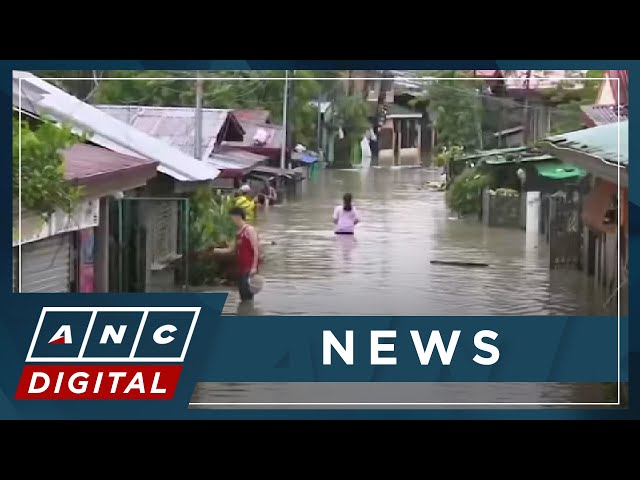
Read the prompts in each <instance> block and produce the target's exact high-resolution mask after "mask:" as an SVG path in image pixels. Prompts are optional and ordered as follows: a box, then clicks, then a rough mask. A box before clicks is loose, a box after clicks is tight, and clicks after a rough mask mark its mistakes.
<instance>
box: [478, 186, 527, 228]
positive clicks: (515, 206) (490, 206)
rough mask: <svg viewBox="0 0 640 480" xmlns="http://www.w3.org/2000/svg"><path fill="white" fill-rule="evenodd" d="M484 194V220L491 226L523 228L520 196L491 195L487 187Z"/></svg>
mask: <svg viewBox="0 0 640 480" xmlns="http://www.w3.org/2000/svg"><path fill="white" fill-rule="evenodd" d="M482 195H483V215H482V218H483V221H484V223H485V224H486V225H488V226H490V227H511V228H521V222H522V219H521V216H520V215H521V210H522V204H521V200H520V196H517V197H507V196H501V195H491V193H489V190H487V189H485V190H484V191H483V193H482Z"/></svg>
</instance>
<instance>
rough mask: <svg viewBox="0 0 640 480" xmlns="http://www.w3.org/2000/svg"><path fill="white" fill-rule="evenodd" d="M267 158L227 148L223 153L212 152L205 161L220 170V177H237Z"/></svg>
mask: <svg viewBox="0 0 640 480" xmlns="http://www.w3.org/2000/svg"><path fill="white" fill-rule="evenodd" d="M267 158H268V157H265V156H263V155H256V154H254V153H251V152H245V151H242V150H229V151H226V152H224V153H213V154H212V155H211V157H210V158H209V159H208V160H207V161H208V162H209V163H211V164H212V165H214V166H215V167H216V168H218V169H219V170H220V171H221V173H220V178H237V177H242V176H244V175H246V174H247V173H249V172H250V171H251V170H253V168H254V167H255V166H256V165H258V164H261V163H263V162H265V161H266V160H267Z"/></svg>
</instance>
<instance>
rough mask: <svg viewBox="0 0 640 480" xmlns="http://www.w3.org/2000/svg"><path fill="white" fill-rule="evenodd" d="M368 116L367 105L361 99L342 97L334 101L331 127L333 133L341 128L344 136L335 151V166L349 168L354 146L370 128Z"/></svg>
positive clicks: (357, 97)
mask: <svg viewBox="0 0 640 480" xmlns="http://www.w3.org/2000/svg"><path fill="white" fill-rule="evenodd" d="M368 114H369V105H368V104H367V101H366V100H365V99H364V98H362V97H359V96H349V95H342V96H340V97H338V98H337V99H336V101H335V115H334V116H333V119H332V124H331V127H332V129H333V130H334V131H335V130H338V129H340V128H341V129H342V131H343V132H344V135H345V136H344V139H342V140H341V143H339V144H338V148H337V151H336V159H335V162H336V164H337V165H340V166H351V160H353V159H352V153H353V152H354V150H355V147H356V145H357V144H359V143H360V140H361V139H362V137H363V135H364V133H365V132H366V130H367V129H368V128H370V127H371V123H370V121H369V119H368Z"/></svg>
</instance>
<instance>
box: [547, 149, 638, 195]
mask: <svg viewBox="0 0 640 480" xmlns="http://www.w3.org/2000/svg"><path fill="white" fill-rule="evenodd" d="M540 148H541V149H542V150H543V151H545V152H547V153H549V154H550V155H553V156H554V157H556V158H558V159H559V160H562V161H564V162H567V163H571V164H573V165H576V166H579V167H582V168H584V169H585V170H587V171H588V172H589V173H591V174H592V175H593V176H595V177H599V178H602V179H604V180H607V181H608V182H612V183H616V184H617V183H618V179H620V187H621V188H628V186H629V173H628V171H627V169H626V168H625V167H624V166H622V165H616V164H613V163H610V162H607V161H605V160H604V159H603V158H601V157H598V156H595V155H590V154H588V153H585V152H580V151H578V150H574V149H572V148H566V147H560V146H558V145H556V144H554V143H553V142H548V141H544V142H541V144H540Z"/></svg>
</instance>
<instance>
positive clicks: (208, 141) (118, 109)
mask: <svg viewBox="0 0 640 480" xmlns="http://www.w3.org/2000/svg"><path fill="white" fill-rule="evenodd" d="M96 108H98V109H100V110H101V111H103V112H105V113H108V114H109V115H111V116H112V117H115V118H117V119H118V120H121V121H123V122H125V123H128V124H129V125H131V126H133V127H135V128H137V129H138V130H140V131H142V132H144V133H146V134H148V135H151V136H152V137H155V138H158V139H160V140H162V141H163V142H165V143H167V144H168V145H171V146H172V147H175V148H178V149H179V150H180V151H181V152H182V153H184V154H185V155H191V156H193V155H194V150H195V124H196V120H195V115H196V114H195V108H193V107H152V106H137V105H96ZM243 136H244V130H243V128H242V126H241V125H240V123H239V122H238V120H237V119H236V117H235V116H234V115H233V112H232V111H231V110H228V109H216V108H203V109H202V148H201V151H202V158H208V157H209V156H210V155H211V152H213V149H214V147H215V146H216V144H218V143H220V142H222V141H223V140H242V138H243Z"/></svg>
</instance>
